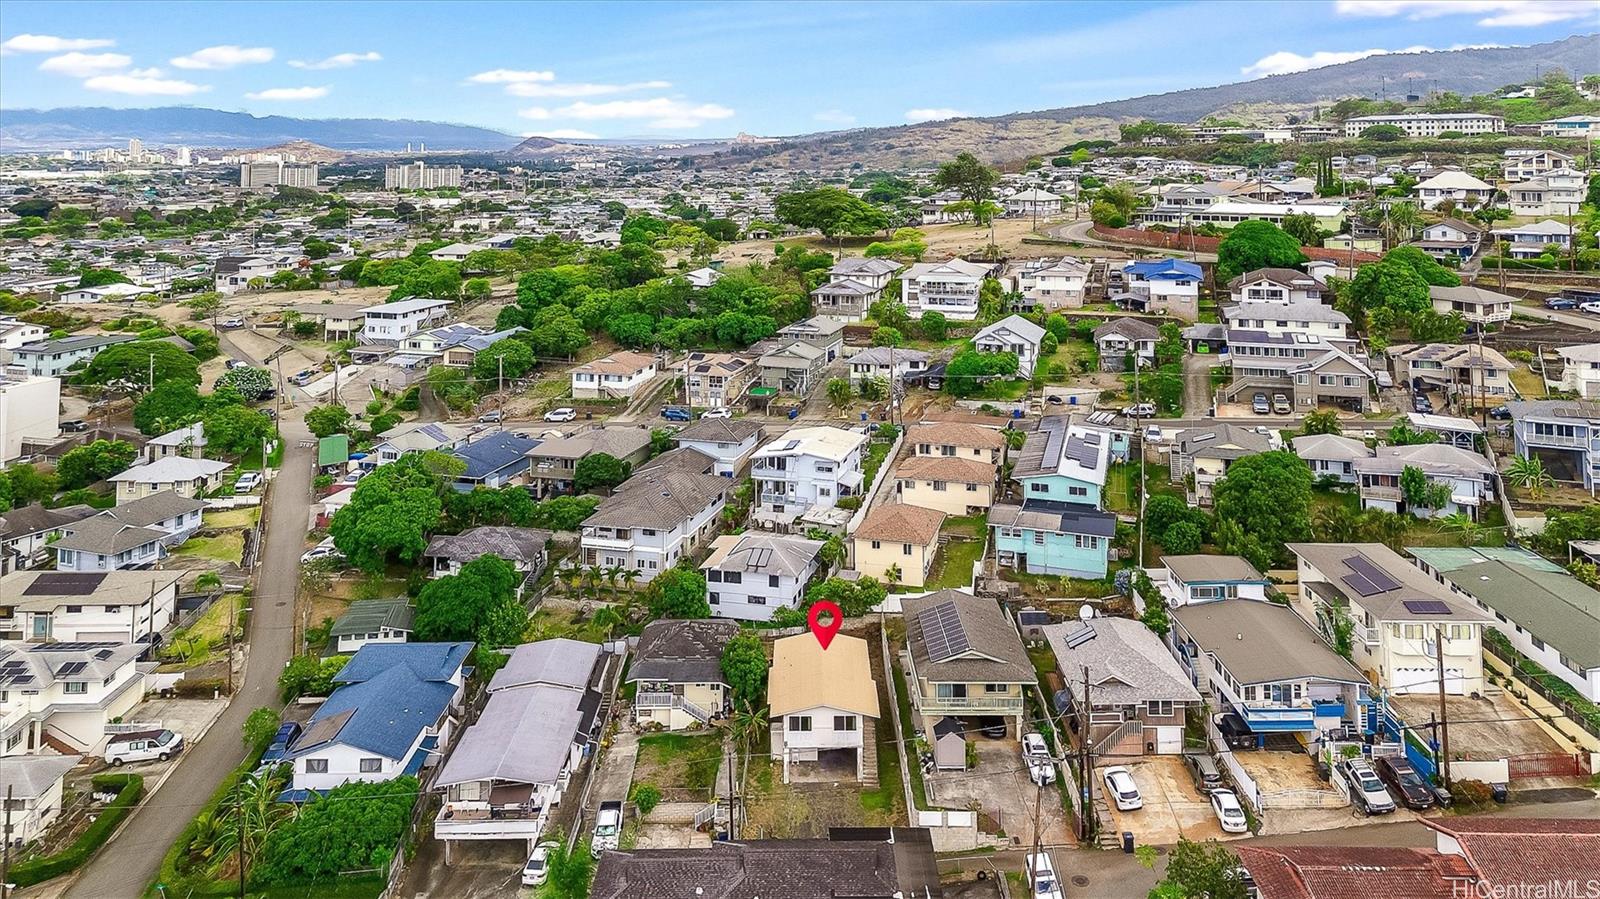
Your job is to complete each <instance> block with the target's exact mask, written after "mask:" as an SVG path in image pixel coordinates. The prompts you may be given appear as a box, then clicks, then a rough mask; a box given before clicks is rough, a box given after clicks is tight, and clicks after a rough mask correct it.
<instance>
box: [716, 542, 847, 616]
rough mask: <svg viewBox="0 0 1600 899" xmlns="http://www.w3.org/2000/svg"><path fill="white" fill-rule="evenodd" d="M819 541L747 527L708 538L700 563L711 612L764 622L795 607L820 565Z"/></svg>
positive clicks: (820, 551) (820, 545) (820, 546)
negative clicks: (707, 549)
mask: <svg viewBox="0 0 1600 899" xmlns="http://www.w3.org/2000/svg"><path fill="white" fill-rule="evenodd" d="M821 553H822V541H821V540H808V539H806V538H804V537H793V536H786V535H780V534H765V533H760V532H747V533H743V534H729V535H727V536H723V537H718V538H717V539H715V540H713V541H711V555H709V556H707V557H706V560H705V561H704V562H701V563H700V571H701V573H702V574H704V575H705V578H706V600H707V602H709V603H710V604H711V614H712V615H715V616H717V617H719V618H737V619H739V620H741V621H770V620H772V614H773V613H774V612H776V611H777V610H778V609H782V608H791V609H792V608H795V607H797V606H798V605H799V604H800V600H801V599H802V598H804V596H805V589H806V584H808V583H810V581H811V578H812V576H813V575H815V574H816V573H817V568H818V567H819V566H820V564H821V559H820V556H821Z"/></svg>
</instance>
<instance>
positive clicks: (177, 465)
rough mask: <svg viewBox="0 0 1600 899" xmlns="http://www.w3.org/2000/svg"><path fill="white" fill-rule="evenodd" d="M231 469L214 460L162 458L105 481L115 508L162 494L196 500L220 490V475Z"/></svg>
mask: <svg viewBox="0 0 1600 899" xmlns="http://www.w3.org/2000/svg"><path fill="white" fill-rule="evenodd" d="M231 467H232V466H231V465H229V464H228V463H227V462H218V461H216V460H214V459H190V458H188V457H187V456H166V457H164V458H161V459H157V460H156V461H154V462H150V463H147V464H145V465H135V466H134V467H132V468H130V469H128V470H127V471H124V472H122V473H120V474H114V475H112V476H111V477H109V478H107V479H106V480H108V481H110V482H112V483H113V484H116V485H117V505H119V506H120V505H122V504H123V503H128V502H132V501H134V500H136V499H144V498H145V497H147V496H151V495H153V494H156V493H160V492H162V491H164V490H171V491H172V492H174V493H176V494H178V495H179V496H186V497H189V498H190V499H199V498H202V497H204V496H205V495H206V494H207V493H210V492H211V491H213V490H216V489H217V488H218V487H221V486H222V473H223V472H225V471H227V470H228V469H229V468H231Z"/></svg>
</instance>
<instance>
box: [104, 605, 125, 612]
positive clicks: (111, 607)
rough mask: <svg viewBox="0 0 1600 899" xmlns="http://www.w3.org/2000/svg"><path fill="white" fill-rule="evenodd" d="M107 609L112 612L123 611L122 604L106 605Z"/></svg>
mask: <svg viewBox="0 0 1600 899" xmlns="http://www.w3.org/2000/svg"><path fill="white" fill-rule="evenodd" d="M106 611H107V612H112V613H116V612H120V611H122V606H106Z"/></svg>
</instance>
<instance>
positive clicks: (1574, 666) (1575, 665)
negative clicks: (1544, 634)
mask: <svg viewBox="0 0 1600 899" xmlns="http://www.w3.org/2000/svg"><path fill="white" fill-rule="evenodd" d="M1556 655H1558V656H1560V657H1561V664H1563V665H1565V666H1567V669H1568V670H1569V671H1576V672H1577V673H1579V674H1582V673H1583V666H1581V665H1579V664H1578V663H1577V662H1574V661H1573V660H1571V659H1569V658H1567V654H1566V653H1564V652H1561V653H1556Z"/></svg>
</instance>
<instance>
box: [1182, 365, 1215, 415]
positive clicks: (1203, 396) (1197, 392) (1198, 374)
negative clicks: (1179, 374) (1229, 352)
mask: <svg viewBox="0 0 1600 899" xmlns="http://www.w3.org/2000/svg"><path fill="white" fill-rule="evenodd" d="M1216 358H1217V357H1216V356H1214V355H1209V354H1201V353H1191V354H1189V355H1187V356H1185V357H1183V411H1184V414H1185V415H1210V414H1211V365H1212V363H1213V362H1215V361H1216Z"/></svg>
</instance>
